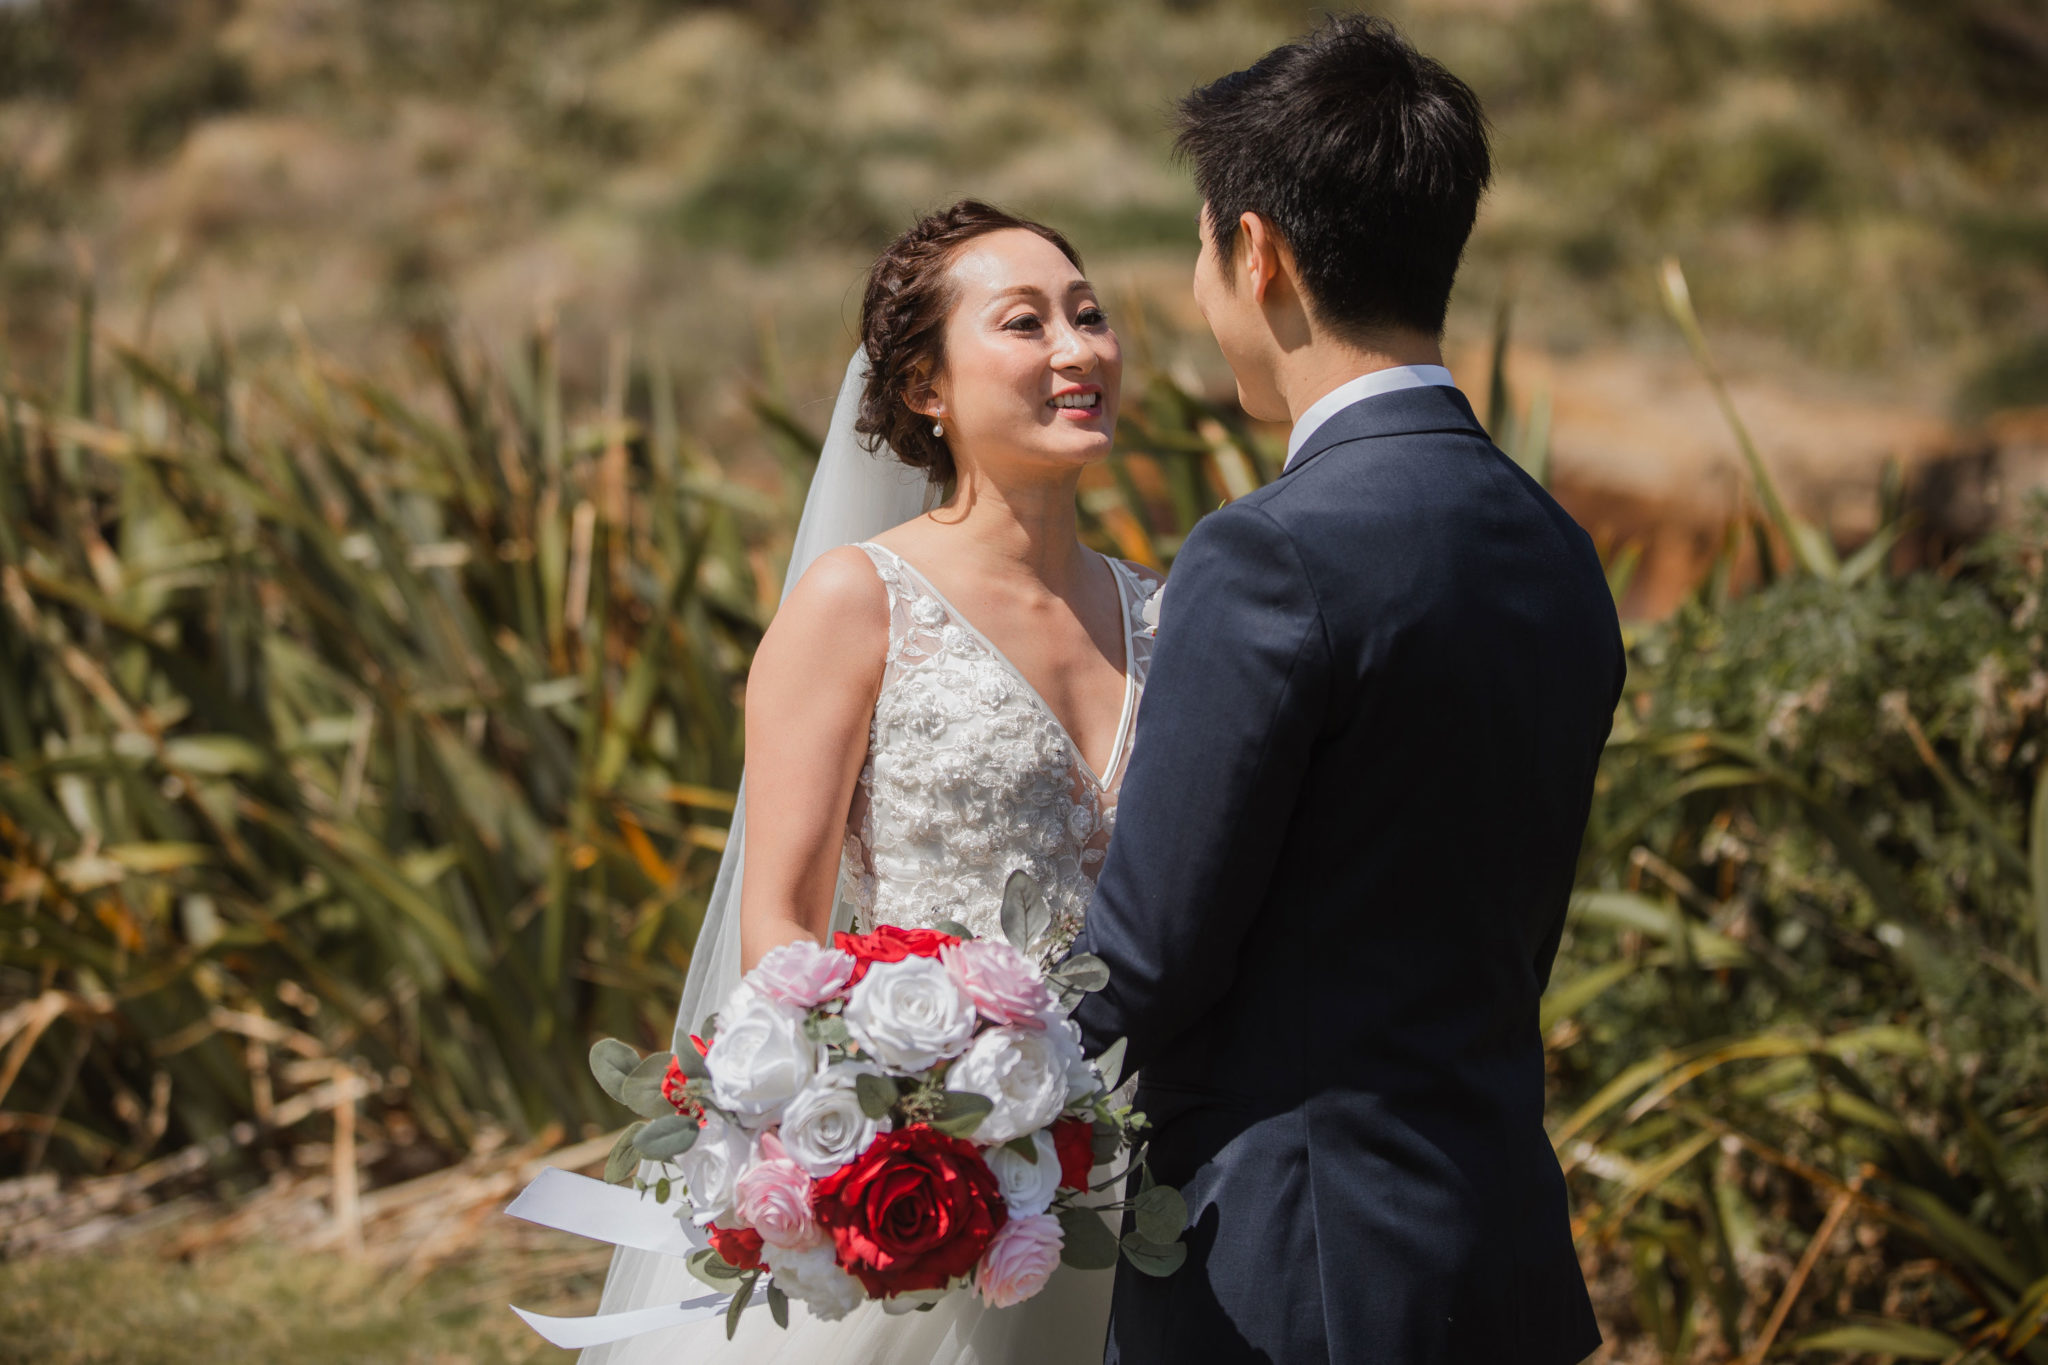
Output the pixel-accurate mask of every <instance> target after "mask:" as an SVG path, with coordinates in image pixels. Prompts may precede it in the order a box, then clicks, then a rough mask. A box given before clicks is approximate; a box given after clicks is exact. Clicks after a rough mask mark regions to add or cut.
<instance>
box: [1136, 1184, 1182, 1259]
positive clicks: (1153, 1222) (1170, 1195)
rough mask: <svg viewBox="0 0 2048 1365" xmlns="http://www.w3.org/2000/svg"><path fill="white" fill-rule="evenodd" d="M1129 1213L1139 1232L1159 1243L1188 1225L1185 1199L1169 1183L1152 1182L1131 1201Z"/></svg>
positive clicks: (1174, 1235)
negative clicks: (1155, 1183) (1149, 1186)
mask: <svg viewBox="0 0 2048 1365" xmlns="http://www.w3.org/2000/svg"><path fill="white" fill-rule="evenodd" d="M1131 1213H1132V1214H1133V1215H1134V1216H1135V1217H1136V1219H1137V1223H1138V1235H1139V1236H1140V1237H1142V1238H1144V1240H1146V1241H1148V1242H1153V1243H1157V1244H1160V1245H1164V1244H1166V1243H1168V1242H1172V1241H1173V1240H1174V1239H1176V1238H1178V1237H1179V1236H1180V1234H1181V1232H1182V1231H1183V1230H1184V1229H1185V1228H1186V1227H1187V1225H1188V1204H1187V1201H1186V1200H1185V1199H1182V1198H1181V1197H1180V1191H1179V1190H1176V1189H1174V1188H1173V1187H1172V1186H1171V1185H1154V1186H1152V1187H1151V1188H1150V1189H1147V1190H1144V1191H1142V1192H1141V1193H1139V1195H1138V1196H1137V1197H1136V1198H1134V1199H1132V1200H1131Z"/></svg>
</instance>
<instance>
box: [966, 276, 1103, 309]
mask: <svg viewBox="0 0 2048 1365" xmlns="http://www.w3.org/2000/svg"><path fill="white" fill-rule="evenodd" d="M1066 292H1067V293H1069V294H1092V293H1094V292H1095V286H1094V285H1092V284H1090V283H1088V281H1086V280H1074V281H1073V282H1071V283H1070V284H1068V285H1067V289H1066ZM1045 297H1046V292H1045V291H1044V290H1043V289H1040V288H1039V287H1038V286H1037V285H1035V284H1013V285H1011V286H1010V287H1009V288H1008V289H998V290H997V291H996V292H995V295H994V296H993V297H992V298H991V299H990V300H989V302H990V303H991V304H997V303H1007V302H1009V301H1010V300H1011V299H1015V298H1030V299H1042V298H1045Z"/></svg>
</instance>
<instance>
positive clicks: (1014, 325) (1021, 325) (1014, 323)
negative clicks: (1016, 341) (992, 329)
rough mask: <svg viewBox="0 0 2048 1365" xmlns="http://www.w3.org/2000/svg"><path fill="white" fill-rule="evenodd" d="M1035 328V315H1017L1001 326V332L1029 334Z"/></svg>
mask: <svg viewBox="0 0 2048 1365" xmlns="http://www.w3.org/2000/svg"><path fill="white" fill-rule="evenodd" d="M1037 326H1038V315H1037V314H1036V313H1019V314H1018V315H1017V316H1016V317H1014V318H1011V319H1010V320H1009V321H1008V322H1006V323H1004V324H1003V330H1004V331H1006V332H1029V331H1031V330H1032V329H1033V328H1035V327H1037Z"/></svg>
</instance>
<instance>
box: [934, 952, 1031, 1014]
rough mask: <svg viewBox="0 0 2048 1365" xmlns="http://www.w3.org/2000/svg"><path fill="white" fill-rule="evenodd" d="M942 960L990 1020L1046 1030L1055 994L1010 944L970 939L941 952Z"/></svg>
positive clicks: (1022, 955)
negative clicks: (1047, 1016)
mask: <svg viewBox="0 0 2048 1365" xmlns="http://www.w3.org/2000/svg"><path fill="white" fill-rule="evenodd" d="M939 960H940V961H942V962H944V963H945V964H946V970H947V971H949V972H951V973H952V974H953V979H954V980H955V981H958V982H959V983H960V989H962V990H964V991H966V992H967V994H968V997H969V998H970V999H972V1000H973V1001H974V1007H975V1009H977V1010H979V1011H980V1012H981V1013H982V1014H983V1015H984V1016H985V1017H987V1018H988V1019H990V1020H993V1021H994V1022H995V1023H998V1024H1011V1025H1017V1026H1021V1027H1023V1028H1044V1027H1045V1015H1046V1013H1047V1012H1048V1011H1050V1010H1051V1009H1052V1007H1053V998H1052V992H1051V990H1049V989H1047V987H1046V984H1045V981H1044V979H1043V978H1042V977H1040V976H1039V974H1038V968H1036V967H1034V966H1032V965H1031V961H1030V959H1028V958H1026V957H1025V956H1024V954H1022V953H1020V952H1018V951H1017V950H1016V949H1015V948H1012V947H1011V946H1010V945H1009V944H1007V943H995V942H990V941H988V940H984V939H970V940H968V941H967V942H965V943H960V944H956V945H955V946H953V947H950V948H946V949H943V950H941V952H940V953H939Z"/></svg>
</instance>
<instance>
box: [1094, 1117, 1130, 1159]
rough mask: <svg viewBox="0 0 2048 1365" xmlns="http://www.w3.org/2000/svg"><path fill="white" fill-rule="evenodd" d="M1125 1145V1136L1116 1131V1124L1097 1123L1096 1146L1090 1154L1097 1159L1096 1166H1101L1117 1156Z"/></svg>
mask: <svg viewBox="0 0 2048 1365" xmlns="http://www.w3.org/2000/svg"><path fill="white" fill-rule="evenodd" d="M1123 1145H1124V1135H1123V1134H1122V1133H1119V1132H1118V1131H1117V1130H1116V1125H1115V1124H1113V1123H1097V1124H1096V1125H1095V1144H1094V1147H1093V1149H1092V1150H1091V1151H1090V1153H1089V1154H1090V1155H1091V1156H1093V1157H1094V1158H1095V1164H1096V1165H1098V1166H1100V1165H1101V1164H1102V1163H1103V1162H1105V1161H1107V1160H1109V1159H1110V1158H1111V1157H1113V1156H1115V1155H1116V1154H1117V1152H1118V1150H1119V1149H1120V1148H1122V1146H1123Z"/></svg>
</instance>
